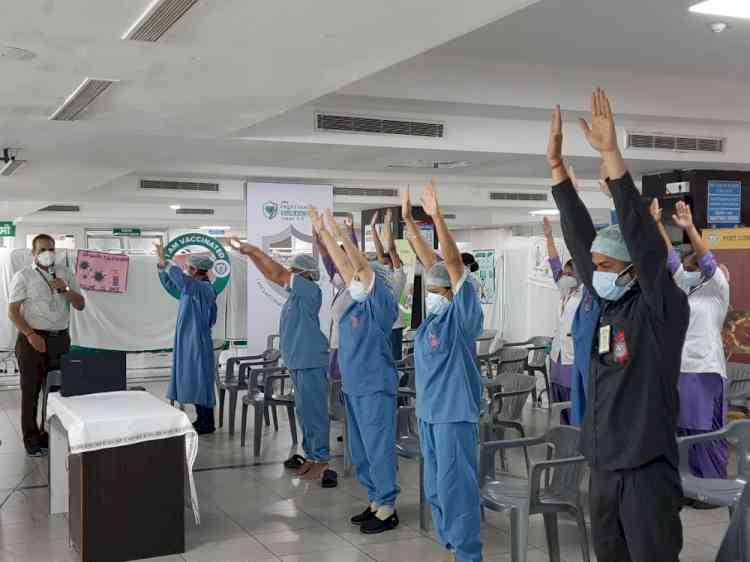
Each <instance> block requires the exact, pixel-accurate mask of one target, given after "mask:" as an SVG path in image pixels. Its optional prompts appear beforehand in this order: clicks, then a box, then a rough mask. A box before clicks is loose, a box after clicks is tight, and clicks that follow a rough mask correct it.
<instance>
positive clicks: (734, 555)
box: [715, 485, 750, 562]
mask: <svg viewBox="0 0 750 562" xmlns="http://www.w3.org/2000/svg"><path fill="white" fill-rule="evenodd" d="M748 560H750V486H748V485H745V487H744V489H743V490H742V496H740V501H739V504H738V506H737V508H735V510H734V512H733V513H732V517H731V519H730V520H729V527H728V528H727V532H726V533H725V534H724V538H723V539H722V541H721V545H720V546H719V552H718V553H717V554H716V558H715V562H747V561H748Z"/></svg>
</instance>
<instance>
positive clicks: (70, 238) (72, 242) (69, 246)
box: [26, 232, 76, 250]
mask: <svg viewBox="0 0 750 562" xmlns="http://www.w3.org/2000/svg"><path fill="white" fill-rule="evenodd" d="M39 234H49V233H48V232H45V233H42V232H36V233H34V234H27V235H26V247H27V248H29V249H31V243H32V242H33V241H34V238H36V237H37V236H38V235H39ZM49 235H50V236H52V238H54V239H55V248H57V249H58V250H75V247H76V237H75V235H73V234H49Z"/></svg>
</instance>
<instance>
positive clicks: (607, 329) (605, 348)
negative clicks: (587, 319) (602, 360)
mask: <svg viewBox="0 0 750 562" xmlns="http://www.w3.org/2000/svg"><path fill="white" fill-rule="evenodd" d="M611 339H612V326H610V325H609V324H607V325H606V326H600V327H599V355H604V354H605V353H609V351H610V347H611V346H610V341H611Z"/></svg>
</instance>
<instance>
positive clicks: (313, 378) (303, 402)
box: [291, 367, 331, 462]
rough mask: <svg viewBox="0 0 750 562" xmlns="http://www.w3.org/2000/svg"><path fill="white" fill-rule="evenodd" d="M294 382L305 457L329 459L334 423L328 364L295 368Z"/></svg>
mask: <svg viewBox="0 0 750 562" xmlns="http://www.w3.org/2000/svg"><path fill="white" fill-rule="evenodd" d="M291 375H292V384H294V407H295V409H296V410H297V419H299V424H300V426H301V427H302V450H303V451H304V452H305V458H307V459H309V460H311V461H315V462H328V460H330V458H331V451H330V436H329V434H330V426H331V420H330V418H329V416H328V378H327V377H326V369H325V367H319V368H317V369H296V370H293V371H291Z"/></svg>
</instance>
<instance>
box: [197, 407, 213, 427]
mask: <svg viewBox="0 0 750 562" xmlns="http://www.w3.org/2000/svg"><path fill="white" fill-rule="evenodd" d="M195 413H196V414H197V415H198V418H197V419H196V420H195V424H196V426H199V427H201V428H202V429H216V426H215V425H214V409H213V408H208V407H206V406H201V405H199V404H196V405H195Z"/></svg>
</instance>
